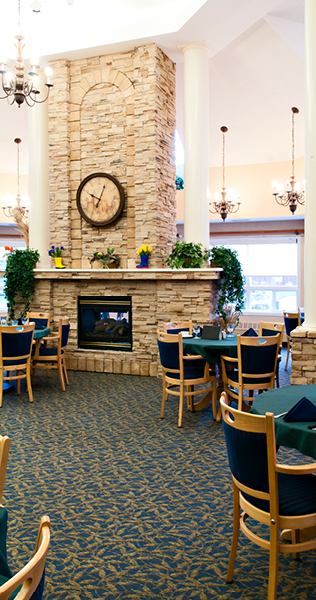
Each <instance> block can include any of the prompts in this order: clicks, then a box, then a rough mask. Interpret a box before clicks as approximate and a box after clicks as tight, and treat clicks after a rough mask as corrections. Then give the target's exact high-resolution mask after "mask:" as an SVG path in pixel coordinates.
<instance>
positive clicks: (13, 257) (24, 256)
mask: <svg viewBox="0 0 316 600" xmlns="http://www.w3.org/2000/svg"><path fill="white" fill-rule="evenodd" d="M39 258H40V255H39V252H38V250H31V249H30V248H26V249H25V250H19V249H17V248H16V249H15V250H13V248H12V249H10V253H9V254H8V255H7V264H6V269H5V275H4V277H5V283H4V295H5V298H6V300H7V306H8V317H9V322H10V321H12V320H14V309H15V304H16V302H23V303H24V304H25V306H24V309H23V310H22V311H21V313H20V317H25V315H26V313H27V311H28V310H29V307H30V304H31V300H32V298H33V293H34V273H33V269H34V267H35V264H36V262H37V261H38V260H39Z"/></svg>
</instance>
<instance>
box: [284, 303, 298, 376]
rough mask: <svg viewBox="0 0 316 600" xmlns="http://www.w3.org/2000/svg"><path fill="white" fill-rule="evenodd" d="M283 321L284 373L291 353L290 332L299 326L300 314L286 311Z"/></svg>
mask: <svg viewBox="0 0 316 600" xmlns="http://www.w3.org/2000/svg"><path fill="white" fill-rule="evenodd" d="M283 319H284V326H285V333H286V346H287V348H286V350H287V352H286V361H285V367H284V371H286V370H287V365H288V362H289V356H290V352H291V347H292V338H291V331H293V329H295V328H296V327H298V326H299V325H300V324H301V313H300V311H299V310H298V311H297V312H293V313H291V312H288V311H287V310H284V311H283Z"/></svg>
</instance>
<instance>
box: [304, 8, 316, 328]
mask: <svg viewBox="0 0 316 600" xmlns="http://www.w3.org/2000/svg"><path fill="white" fill-rule="evenodd" d="M315 23H316V2H315V0H305V115H306V116H305V137H306V142H305V147H306V151H305V173H306V175H305V177H306V204H305V284H304V287H305V322H304V328H307V329H316V271H315V258H316V235H315V231H316V111H315V105H316V36H315Z"/></svg>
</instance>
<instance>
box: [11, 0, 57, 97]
mask: <svg viewBox="0 0 316 600" xmlns="http://www.w3.org/2000/svg"><path fill="white" fill-rule="evenodd" d="M20 11H21V6H20V0H18V29H19V31H20ZM14 39H16V40H17V42H16V44H15V47H16V50H17V53H18V55H17V57H16V59H15V62H14V65H13V68H12V70H11V71H10V70H9V69H8V66H7V65H6V64H5V63H4V62H2V63H1V64H0V73H1V85H2V91H3V92H4V96H0V100H4V99H5V98H7V100H8V103H9V104H14V102H16V103H17V105H18V107H19V108H20V106H21V104H23V102H24V101H25V102H26V104H27V105H28V106H34V104H41V103H43V102H46V100H47V98H48V96H49V92H50V88H51V87H53V86H52V84H51V83H50V76H51V74H52V70H51V69H50V68H48V69H46V76H47V82H46V83H45V85H46V87H47V92H46V97H45V98H43V99H38V98H37V97H38V96H39V95H40V93H41V92H40V91H39V89H38V87H37V86H38V83H39V76H38V69H39V65H32V67H31V70H30V71H29V73H28V74H26V68H25V64H24V59H23V57H22V52H23V49H24V46H25V44H24V43H23V40H24V37H23V36H22V35H21V34H20V33H19V35H16V36H15V38H14Z"/></svg>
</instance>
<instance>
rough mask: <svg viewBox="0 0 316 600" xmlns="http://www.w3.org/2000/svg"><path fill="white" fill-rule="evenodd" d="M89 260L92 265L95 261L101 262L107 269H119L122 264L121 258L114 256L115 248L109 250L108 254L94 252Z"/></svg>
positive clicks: (107, 250)
mask: <svg viewBox="0 0 316 600" xmlns="http://www.w3.org/2000/svg"><path fill="white" fill-rule="evenodd" d="M89 260H90V263H91V265H92V263H93V262H94V261H95V260H97V261H99V262H101V263H102V266H103V267H105V268H106V269H111V267H114V268H117V267H118V266H119V264H120V258H119V257H118V256H117V254H114V248H107V249H106V252H94V253H93V256H92V258H90V259H89Z"/></svg>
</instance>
